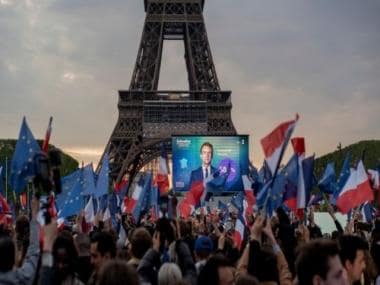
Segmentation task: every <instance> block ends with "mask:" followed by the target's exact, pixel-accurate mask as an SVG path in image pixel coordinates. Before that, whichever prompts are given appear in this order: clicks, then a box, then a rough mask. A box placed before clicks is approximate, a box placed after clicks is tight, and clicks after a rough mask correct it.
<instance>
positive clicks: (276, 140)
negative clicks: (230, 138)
mask: <svg viewBox="0 0 380 285" xmlns="http://www.w3.org/2000/svg"><path fill="white" fill-rule="evenodd" d="M298 119H299V116H298V114H297V115H296V118H295V120H292V121H287V122H284V123H282V124H280V125H278V126H277V127H276V128H275V129H274V130H273V131H272V132H271V133H270V134H269V135H267V136H266V137H264V138H262V139H261V141H260V142H261V145H262V147H263V150H264V154H265V161H266V163H267V165H268V167H269V169H270V171H271V172H272V175H273V174H274V173H275V172H276V169H277V168H278V166H279V164H280V160H281V158H282V155H283V153H284V151H285V148H286V146H287V144H288V142H289V139H290V137H291V135H292V133H293V130H294V128H295V126H296V124H297V121H298Z"/></svg>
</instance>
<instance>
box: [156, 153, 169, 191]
mask: <svg viewBox="0 0 380 285" xmlns="http://www.w3.org/2000/svg"><path fill="white" fill-rule="evenodd" d="M158 160H159V164H158V172H157V175H156V184H157V186H158V189H159V190H160V196H164V195H167V194H168V192H169V168H168V162H167V161H168V160H167V154H166V151H165V148H164V147H163V146H162V147H161V154H160V157H159V159H158Z"/></svg>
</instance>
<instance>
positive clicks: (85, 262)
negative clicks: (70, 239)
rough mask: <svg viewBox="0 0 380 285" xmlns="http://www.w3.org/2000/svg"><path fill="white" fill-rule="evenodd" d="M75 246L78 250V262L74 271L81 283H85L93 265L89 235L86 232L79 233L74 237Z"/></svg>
mask: <svg viewBox="0 0 380 285" xmlns="http://www.w3.org/2000/svg"><path fill="white" fill-rule="evenodd" d="M74 243H75V247H76V249H77V251H78V262H77V266H76V272H77V273H78V276H79V279H80V280H81V281H82V282H83V283H87V281H88V279H89V278H90V275H91V272H92V271H93V266H92V264H91V257H90V245H91V242H90V237H89V236H88V235H87V234H84V233H79V234H77V235H75V237H74Z"/></svg>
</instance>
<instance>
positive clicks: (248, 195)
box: [242, 174, 256, 217]
mask: <svg viewBox="0 0 380 285" xmlns="http://www.w3.org/2000/svg"><path fill="white" fill-rule="evenodd" d="M242 180H243V185H244V192H245V199H244V201H243V208H244V216H245V217H247V216H249V215H252V213H253V206H254V205H255V203H256V198H255V196H254V194H253V189H252V181H251V180H250V179H249V177H248V175H246V174H244V175H242Z"/></svg>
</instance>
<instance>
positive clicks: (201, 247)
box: [194, 236, 213, 274]
mask: <svg viewBox="0 0 380 285" xmlns="http://www.w3.org/2000/svg"><path fill="white" fill-rule="evenodd" d="M212 250H213V244H212V241H211V239H210V238H209V237H208V236H199V237H198V238H197V239H196V241H195V245H194V253H195V260H196V264H195V267H196V269H197V274H199V272H200V271H201V270H202V268H203V267H204V265H205V264H206V262H207V260H208V259H209V257H210V255H211V253H212Z"/></svg>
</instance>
